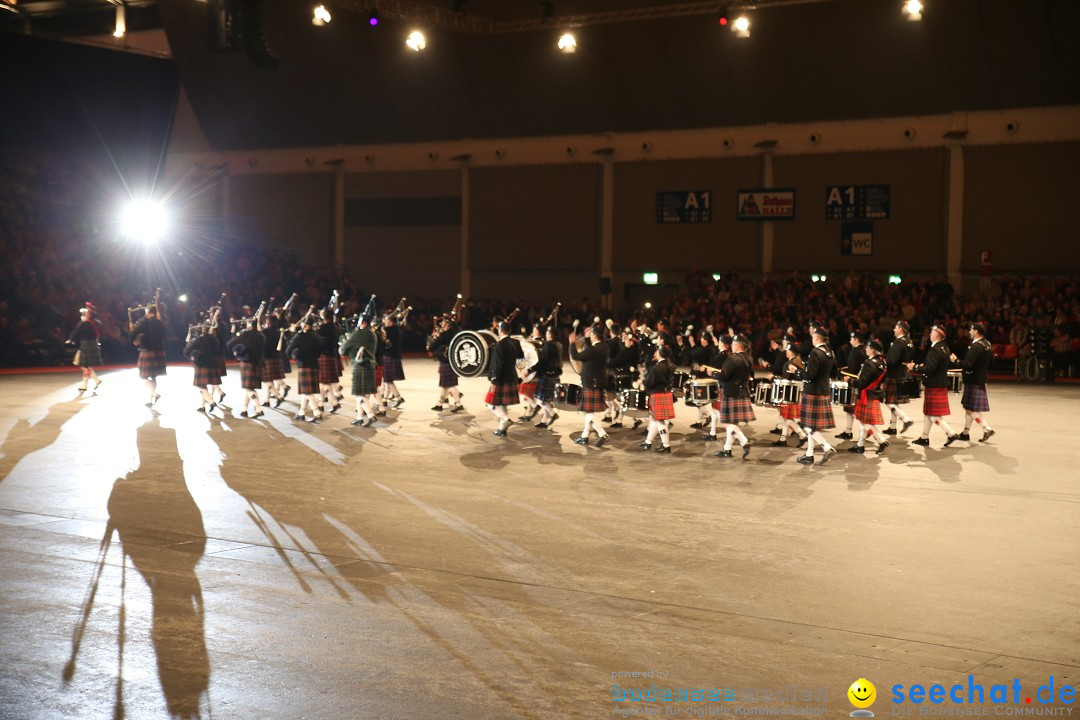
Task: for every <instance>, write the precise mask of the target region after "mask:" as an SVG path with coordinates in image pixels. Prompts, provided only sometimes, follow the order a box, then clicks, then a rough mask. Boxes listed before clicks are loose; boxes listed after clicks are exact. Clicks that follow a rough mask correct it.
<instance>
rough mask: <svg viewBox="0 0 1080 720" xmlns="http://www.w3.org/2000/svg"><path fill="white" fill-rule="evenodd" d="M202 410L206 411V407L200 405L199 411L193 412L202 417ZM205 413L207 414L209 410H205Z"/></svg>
mask: <svg viewBox="0 0 1080 720" xmlns="http://www.w3.org/2000/svg"><path fill="white" fill-rule="evenodd" d="M203 410H206V406H205V405H200V406H199V409H198V410H196V411H195V412H197V413H199V414H200V415H202V414H203ZM207 412H209V410H207Z"/></svg>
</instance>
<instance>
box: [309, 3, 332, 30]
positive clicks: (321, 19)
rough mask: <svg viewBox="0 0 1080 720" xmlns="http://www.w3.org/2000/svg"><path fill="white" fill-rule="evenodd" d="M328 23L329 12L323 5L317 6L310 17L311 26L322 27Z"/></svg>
mask: <svg viewBox="0 0 1080 720" xmlns="http://www.w3.org/2000/svg"><path fill="white" fill-rule="evenodd" d="M328 22H330V11H329V10H327V9H326V6H325V5H318V6H316V7H315V10H314V11H313V13H312V16H311V24H312V25H314V26H316V27H322V26H323V25H325V24H327V23H328Z"/></svg>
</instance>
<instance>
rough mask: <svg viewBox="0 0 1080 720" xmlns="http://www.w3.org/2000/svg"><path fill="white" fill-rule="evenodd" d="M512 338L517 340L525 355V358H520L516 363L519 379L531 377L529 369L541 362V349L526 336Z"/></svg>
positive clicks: (513, 336) (512, 336)
mask: <svg viewBox="0 0 1080 720" xmlns="http://www.w3.org/2000/svg"><path fill="white" fill-rule="evenodd" d="M510 337H511V338H513V339H514V340H517V342H518V345H520V346H521V352H522V353H524V355H525V357H520V358H518V359H517V360H515V361H514V365H515V367H517V371H518V377H520V378H522V379H524V378H525V377H527V376H528V375H529V372H528V370H529V368H531V367H532V366H533V365H536V363H538V362H540V348H538V347H537V346H536V344H535V341H534V340H530V339H529V338H527V337H525V336H524V335H511V336H510Z"/></svg>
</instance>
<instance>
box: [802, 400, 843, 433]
mask: <svg viewBox="0 0 1080 720" xmlns="http://www.w3.org/2000/svg"><path fill="white" fill-rule="evenodd" d="M799 414H800V415H801V418H800V422H801V423H802V426H803V427H804V428H806V429H807V430H828V429H829V428H834V427H836V418H835V417H833V410H832V396H830V395H807V394H806V393H803V396H802V400H801V401H800V404H799Z"/></svg>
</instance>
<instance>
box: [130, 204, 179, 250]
mask: <svg viewBox="0 0 1080 720" xmlns="http://www.w3.org/2000/svg"><path fill="white" fill-rule="evenodd" d="M167 225H168V222H167V220H166V218H165V207H164V206H163V205H162V204H161V203H155V202H150V201H148V200H140V201H137V202H133V203H131V204H130V205H128V206H127V207H126V208H125V209H124V212H123V214H122V215H121V216H120V232H121V233H122V234H123V235H124V236H125V237H129V238H131V239H132V240H137V241H139V242H157V241H158V240H160V239H161V238H162V236H164V235H165V230H166V228H167Z"/></svg>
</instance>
